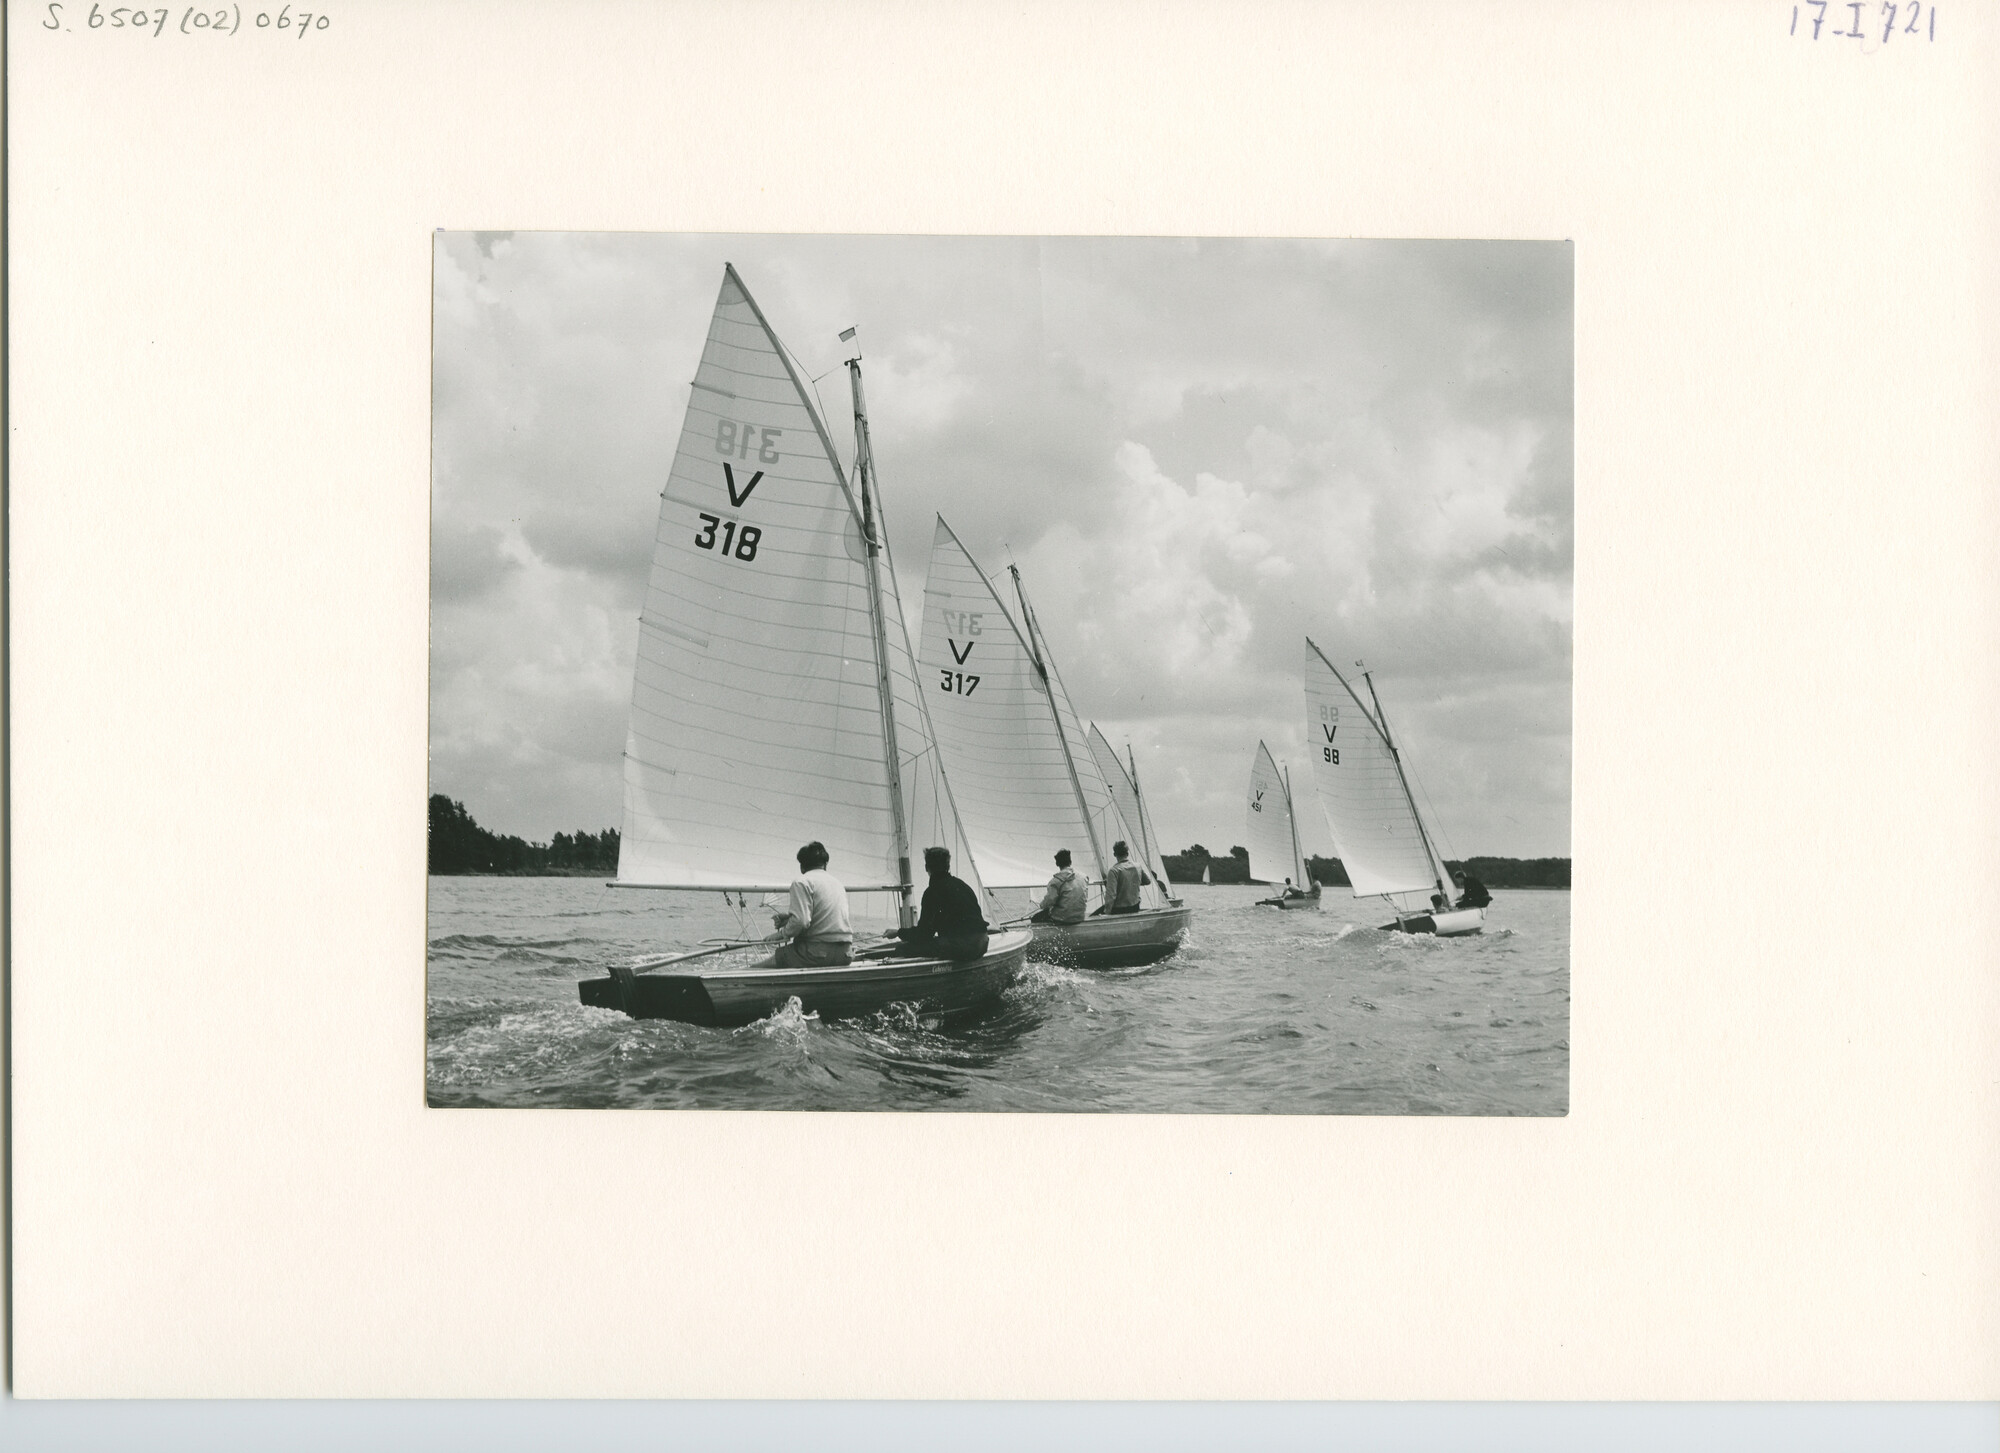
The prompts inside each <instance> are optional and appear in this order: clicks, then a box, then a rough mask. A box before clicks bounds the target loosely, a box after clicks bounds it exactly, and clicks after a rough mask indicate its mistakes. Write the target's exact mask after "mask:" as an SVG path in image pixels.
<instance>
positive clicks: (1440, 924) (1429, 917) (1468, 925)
mask: <svg viewBox="0 0 2000 1453" xmlns="http://www.w3.org/2000/svg"><path fill="white" fill-rule="evenodd" d="M1485 926H1486V910H1485V909H1484V908H1455V909H1452V910H1451V911H1450V912H1448V913H1419V914H1417V915H1415V916H1414V917H1411V918H1403V919H1398V920H1397V921H1396V922H1394V923H1385V924H1383V925H1382V931H1383V932H1384V933H1434V934H1436V935H1437V936H1438V937H1439V938H1457V937H1459V936H1461V935H1463V934H1468V933H1478V932H1479V930H1480V929H1482V928H1484V927H1485Z"/></svg>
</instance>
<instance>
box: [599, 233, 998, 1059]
mask: <svg viewBox="0 0 2000 1453" xmlns="http://www.w3.org/2000/svg"><path fill="white" fill-rule="evenodd" d="M848 369H849V375H850V382H851V385H852V389H853V394H854V418H855V458H854V481H853V483H852V484H850V482H849V479H848V476H847V474H846V472H845V471H843V470H842V468H841V465H840V458H839V455H838V454H837V453H836V452H835V450H834V447H833V443H832V440H831V439H830V438H829V437H828V435H827V430H826V425H825V422H824V421H823V420H822V419H821V417H820V415H819V412H818V410H817V409H816V408H815V407H814V405H813V402H812V397H811V394H810V393H809V391H808V389H807V387H806V385H805V384H804V383H803V382H802V380H801V378H800V375H799V371H798V370H797V369H796V368H795V367H794V365H793V363H792V361H791V359H790V357H789V356H788V354H787V353H786V352H785V350H784V348H783V347H782V345H781V344H780V343H779V342H778V338H777V335H776V334H775V333H774V332H773V331H772V330H771V327H770V324H769V323H768V322H767V321H766V320H765V318H764V315H763V313H762V311H761V310H760V309H759V308H758V307H757V304H756V303H755V302H754V301H753V300H752V299H751V297H750V294H749V291H748V290H747V289H746V288H745V287H744V286H743V282H742V279H741V278H739V277H738V276H737V274H736V270H735V269H734V268H733V267H725V269H724V272H723V280H722V291H721V295H720V297H719V298H718V299H717V301H716V306H715V315H714V318H713V320H712V321H711V323H710V324H709V331H708V342H707V346H706V347H705V348H704V349H703V350H702V356H701V364H700V367H699V368H698V369H697V370H696V373H695V377H694V385H693V391H692V395H691V397H690V398H689V400H688V406H687V412H686V416H685V418H684V421H683V423H682V427H681V435H680V443H679V447H678V448H677V450H676V451H675V454H674V461H673V467H672V470H671V473H670V474H669V477H668V481H667V487H666V489H665V490H664V491H663V492H662V494H661V504H660V522H659V527H658V531H657V533H656V536H655V540H654V545H653V569H652V577H651V579H650V581H649V583H648V585H647V590H646V599H645V605H644V609H643V612H642V614H641V616H640V629H639V656H638V663H637V667H636V670H635V677H634V681H633V688H632V709H631V715H630V718H629V724H628V728H627V733H626V746H625V817H624V829H623V835H622V837H621V839H620V842H619V857H618V878H617V881H616V883H615V884H614V885H613V886H615V887H619V888H678V889H695V890H702V891H720V892H723V893H725V894H727V893H732V892H733V893H736V894H739V895H741V894H745V893H783V892H785V891H786V889H787V886H788V884H789V881H790V867H791V864H792V863H793V862H794V861H795V859H794V853H795V851H796V849H797V848H798V847H799V846H800V845H801V844H802V843H806V842H810V841H819V842H822V843H824V844H825V845H826V847H827V850H828V851H829V853H830V854H831V856H832V869H833V872H834V873H835V875H836V876H837V877H838V878H839V879H840V880H841V881H842V882H843V883H844V884H846V886H847V887H848V889H849V891H851V892H881V893H888V894H891V895H893V897H894V900H895V902H896V904H897V909H898V917H899V919H900V921H901V922H902V923H903V924H904V925H908V924H911V923H913V922H915V917H916V911H915V905H914V903H913V902H912V900H911V895H912V892H913V889H914V887H915V885H914V884H913V883H912V881H911V872H910V862H911V855H912V854H911V850H912V846H913V845H914V846H915V847H918V848H922V847H926V846H931V845H933V844H935V845H938V846H943V847H947V848H949V849H951V850H952V865H953V869H954V871H955V872H956V873H957V874H958V876H960V877H961V878H963V879H965V880H966V881H967V882H968V883H970V884H971V885H972V886H973V887H974V889H975V890H977V889H978V887H979V877H978V870H977V865H976V864H975V862H974V859H973V854H972V853H971V852H970V851H969V844H968V843H967V841H966V839H965V835H964V833H963V832H962V830H961V829H960V827H959V824H958V819H957V814H956V812H955V811H954V810H953V807H952V802H951V794H950V788H949V786H948V784H947V783H946V782H945V780H944V777H943V774H942V772H941V771H940V770H939V768H938V763H937V757H936V753H935V752H934V751H933V750H932V744H933V740H934V738H933V734H932V730H931V723H930V718H929V715H928V712H927V710H926V703H925V701H924V694H923V692H922V691H920V690H919V689H918V683H917V674H916V670H915V665H914V661H913V659H912V653H911V650H910V644H909V637H908V633H907V631H906V630H905V627H904V624H903V616H902V611H901V609H900V607H899V605H898V603H897V600H896V585H895V580H896V576H895V570H894V568H893V565H892V564H891V562H890V561H889V558H888V548H889V547H888V536H887V531H886V529H885V528H884V524H883V520H882V516H881V505H880V500H879V497H878V492H877V490H876V488H875V482H874V478H873V475H874V464H873V456H872V453H871V450H870V447H869V441H868V424H867V411H866V406H865V404H864V402H863V398H862V391H861V364H860V360H859V359H858V358H854V359H850V360H848ZM1028 942H1029V935H1028V934H1027V933H1025V932H1019V931H1016V932H1011V933H1006V932H996V933H994V934H993V935H992V938H991V941H990V943H989V945H988V949H989V951H988V953H987V954H986V955H985V956H984V957H982V958H979V959H975V960H969V961H953V960H949V959H939V958H918V957H913V956H903V955H901V954H899V953H898V949H899V948H900V945H898V944H896V943H895V942H893V941H891V942H888V943H884V944H880V945H876V946H873V947H863V946H859V945H858V946H857V948H856V952H855V961H854V962H853V963H851V964H846V965H840V966H837V967H829V968H811V969H776V968H759V967H752V966H747V965H745V964H742V963H737V964H733V965H732V964H726V963H720V962H708V963H704V964H702V965H701V966H699V967H696V966H695V961H697V960H719V959H721V958H722V956H724V955H727V954H731V953H736V954H738V955H739V956H740V957H754V956H755V955H754V952H753V953H749V954H746V953H745V952H744V950H745V949H747V948H751V947H752V946H751V945H748V944H743V943H732V944H726V945H721V946H711V947H707V948H704V949H702V950H701V951H699V952H695V953H686V954H677V955H668V956H660V957H656V958H649V959H646V960H642V961H640V962H638V963H634V964H631V965H627V966H624V967H622V968H618V969H614V970H613V971H612V972H611V974H610V975H609V976H608V977H606V978H601V979H588V980H585V981H583V982H582V983H581V984H579V985H578V993H579V995H580V997H581V998H582V1000H583V1002H584V1003H585V1004H589V1005H594V1006H597V1007H601V1008H609V1009H619V1010H623V1011H624V1012H625V1013H627V1014H630V1015H633V1016H635V1017H639V1018H670V1019H684V1020H691V1021H693V1022H695V1023H702V1024H741V1023H747V1022H749V1021H751V1020H754V1019H758V1018H761V1017H763V1016H765V1015H767V1014H769V1013H771V1012H772V1011H773V1010H776V1009H780V1008H783V1007H784V1006H785V1004H786V1003H787V1001H788V1000H790V999H792V998H797V999H798V1000H799V1002H800V1006H801V1008H803V1009H804V1010H806V1011H808V1012H817V1013H819V1014H822V1015H824V1016H827V1017H835V1016H838V1015H846V1014H865V1013H869V1012H872V1011H874V1010H877V1009H881V1008H883V1007H886V1006H887V1005H889V1004H891V1003H894V1002H898V1001H908V1002H918V1003H922V1004H925V1005H926V1006H931V1007H936V1008H938V1009H941V1010H947V1011H949V1010H956V1009H962V1008H967V1007H970V1006H972V1005H975V1004H977V1003H980V1002H982V1001H984V1000H986V999H990V998H992V997H993V996H994V995H996V994H997V993H998V992H999V990H1000V989H1001V988H1003V987H1004V986H1005V984H1006V983H1007V982H1008V981H1010V980H1011V979H1012V978H1013V977H1014V976H1015V975H1016V974H1017V973H1018V972H1019V969H1020V966H1021V962H1022V958H1023V955H1024V953H1025V950H1026V949H1027V946H1028ZM755 947H763V945H756V946H755ZM661 969H672V970H673V972H666V973H662V972H657V971H658V970H661Z"/></svg>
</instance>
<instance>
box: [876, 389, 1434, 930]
mask: <svg viewBox="0 0 2000 1453" xmlns="http://www.w3.org/2000/svg"><path fill="white" fill-rule="evenodd" d="M847 374H848V381H849V382H850V383H851V384H852V385H853V392H854V476H855V481H856V482H857V483H858V484H859V485H860V486H861V536H862V539H863V540H864V541H865V542H866V543H867V546H868V615H869V621H870V624H872V625H873V626H874V628H875V686H876V691H877V694H878V695H879V697H880V698H881V702H882V751H883V755H884V756H885V757H886V758H887V765H888V768H889V815H890V817H891V819H892V820H893V821H894V823H895V830H896V870H897V875H898V877H899V878H900V880H901V884H902V887H901V891H900V892H899V893H898V894H897V906H896V914H897V922H898V923H900V924H901V926H902V927H904V928H908V927H910V926H911V925H913V924H914V923H915V922H916V921H917V910H916V905H915V904H913V903H912V902H911V901H910V895H911V891H912V889H913V888H914V886H915V885H914V883H913V882H912V880H911V877H910V824H909V821H908V819H907V818H906V817H905V816H904V813H903V759H902V754H901V753H900V752H898V751H897V749H896V694H895V687H894V685H893V684H892V682H891V681H890V679H889V630H888V622H887V621H886V620H884V618H883V614H882V565H881V554H882V542H881V538H880V532H879V531H878V530H877V529H876V527H875V500H874V490H873V488H872V487H871V486H872V485H873V483H874V480H875V452H874V450H873V448H871V447H870V445H869V442H868V405H867V402H866V400H865V399H864V398H863V396H862V392H861V355H860V353H859V352H857V353H856V354H855V355H854V357H852V358H850V359H848V360H847ZM1405 790H1406V791H1407V790H1408V789H1407V788H1405Z"/></svg>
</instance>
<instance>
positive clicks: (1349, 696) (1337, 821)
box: [1305, 638, 1486, 936]
mask: <svg viewBox="0 0 2000 1453" xmlns="http://www.w3.org/2000/svg"><path fill="white" fill-rule="evenodd" d="M1361 679H1362V681H1363V683H1364V684H1365V685H1366V686H1367V688H1368V700H1367V701H1366V702H1364V701H1362V699H1361V697H1360V695H1359V693H1357V692H1356V691H1355V689H1354V687H1353V685H1352V684H1351V683H1349V681H1348V679H1347V678H1346V677H1345V676H1343V675H1341V674H1340V672H1339V671H1338V670H1336V669H1335V668H1334V665H1333V663H1332V662H1331V661H1329V660H1327V659H1326V655H1325V653H1324V652H1322V651H1321V650H1320V648H1319V647H1318V646H1315V645H1314V644H1313V643H1312V640H1311V639H1310V638H1308V639H1307V641H1306V678H1305V686H1306V733H1307V736H1308V739H1309V740H1310V742H1311V743H1312V746H1313V747H1314V749H1315V752H1316V755H1315V756H1314V758H1313V780H1314V781H1315V783H1316V784H1317V785H1318V788H1319V802H1320V807H1321V808H1322V809H1323V810H1324V811H1325V813H1326V822H1327V826H1328V827H1329V828H1331V829H1332V830H1333V842H1334V847H1335V849H1336V850H1337V851H1338V852H1339V854H1340V861H1341V863H1342V864H1343V865H1344V866H1345V867H1346V869H1347V877H1348V881H1349V882H1351V883H1352V884H1353V885H1354V896H1355V897H1357V898H1367V897H1380V898H1382V899H1383V900H1384V901H1385V902H1387V903H1388V904H1389V906H1390V908H1391V909H1393V910H1394V912H1395V915H1396V919H1395V922H1393V923H1385V924H1383V925H1382V927H1383V928H1384V929H1395V930H1399V931H1401V932H1404V933H1435V934H1438V935H1440V936H1453V935H1457V934H1466V933H1478V932H1479V931H1480V929H1481V928H1482V927H1484V926H1485V923H1486V910H1485V909H1484V908H1458V909H1454V908H1453V907H1452V906H1451V893H1452V879H1451V870H1450V869H1449V868H1447V867H1445V865H1444V859H1443V858H1442V857H1440V856H1439V855H1438V850H1437V845H1436V840H1435V839H1434V838H1433V837H1432V836H1431V833H1430V831H1429V829H1428V828H1426V827H1425V825H1424V819H1423V815H1422V814H1421V813H1419V812H1418V811H1417V799H1416V797H1415V796H1414V795H1413V794H1412V793H1411V791H1410V780H1409V777H1408V775H1407V774H1406V772H1405V771H1404V768H1403V758H1402V753H1401V752H1400V751H1398V750H1397V747H1396V743H1395V740H1394V738H1392V737H1391V736H1390V735H1389V719H1388V717H1387V716H1386V715H1384V714H1383V711H1382V702H1381V699H1380V698H1379V697H1377V696H1376V694H1375V682H1374V679H1373V678H1372V677H1371V676H1370V675H1369V674H1368V673H1367V672H1366V671H1363V672H1362V673H1361Z"/></svg>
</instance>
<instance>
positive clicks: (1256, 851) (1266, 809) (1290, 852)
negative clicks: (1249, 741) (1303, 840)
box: [1246, 742, 1319, 908]
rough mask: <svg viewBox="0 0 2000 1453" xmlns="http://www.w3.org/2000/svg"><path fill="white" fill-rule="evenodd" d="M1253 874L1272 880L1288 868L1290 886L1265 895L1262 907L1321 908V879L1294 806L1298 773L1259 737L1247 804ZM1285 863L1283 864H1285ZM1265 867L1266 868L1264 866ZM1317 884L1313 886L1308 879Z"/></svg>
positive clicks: (1259, 902) (1258, 879)
mask: <svg viewBox="0 0 2000 1453" xmlns="http://www.w3.org/2000/svg"><path fill="white" fill-rule="evenodd" d="M1246 817H1247V819H1248V837H1249V847H1250V876H1251V879H1252V880H1253V881H1256V882H1262V883H1269V882H1272V881H1273V880H1274V878H1275V877H1276V876H1277V875H1278V874H1279V873H1280V872H1281V871H1282V874H1283V876H1284V879H1285V886H1284V889H1283V891H1281V892H1280V893H1279V894H1278V895H1277V896H1276V897H1275V898H1260V899H1258V900H1257V906H1258V907H1259V908H1317V907H1319V884H1317V883H1314V882H1313V876H1312V869H1311V868H1310V867H1309V866H1308V865H1307V863H1306V855H1305V854H1304V853H1303V852H1301V851H1300V849H1299V824H1298V819H1297V817H1296V816H1295V815H1294V813H1293V809H1292V774H1291V771H1290V769H1289V768H1284V769H1281V768H1280V767H1279V766H1278V764H1277V762H1276V760H1275V759H1273V758H1272V756H1271V749H1270V748H1269V747H1267V746H1265V745H1264V744H1263V743H1262V742H1259V743H1257V755H1256V756H1254V757H1252V758H1251V759H1250V799H1249V802H1248V803H1247V804H1246ZM1280 864H1283V868H1282V870H1281V869H1280V867H1279V865H1280ZM1260 870H1261V871H1260ZM1309 883H1310V884H1311V885H1312V886H1311V887H1310V888H1307V886H1306V885H1307V884H1309Z"/></svg>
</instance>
